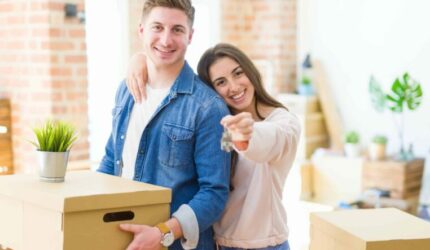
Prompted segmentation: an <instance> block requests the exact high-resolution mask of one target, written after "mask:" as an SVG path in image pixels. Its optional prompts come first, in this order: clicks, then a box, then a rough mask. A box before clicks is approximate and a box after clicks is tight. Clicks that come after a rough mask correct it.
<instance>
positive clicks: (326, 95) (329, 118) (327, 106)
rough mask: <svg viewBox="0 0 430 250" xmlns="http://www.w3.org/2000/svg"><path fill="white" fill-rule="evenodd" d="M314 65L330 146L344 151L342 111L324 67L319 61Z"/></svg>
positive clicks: (316, 85)
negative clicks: (337, 103) (334, 96)
mask: <svg viewBox="0 0 430 250" xmlns="http://www.w3.org/2000/svg"><path fill="white" fill-rule="evenodd" d="M314 65H315V66H314V68H315V76H316V77H315V87H316V89H317V94H318V98H319V100H320V104H321V109H322V111H323V114H324V118H325V122H326V125H327V130H328V133H329V135H330V146H331V148H332V149H334V150H342V149H343V139H342V138H343V133H344V131H343V121H342V119H341V115H340V111H339V109H338V106H337V105H336V100H335V98H333V94H332V91H331V87H330V84H329V83H328V80H327V76H326V74H325V71H324V69H323V65H321V63H320V62H318V60H314Z"/></svg>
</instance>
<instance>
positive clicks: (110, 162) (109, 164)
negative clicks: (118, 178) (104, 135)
mask: <svg viewBox="0 0 430 250" xmlns="http://www.w3.org/2000/svg"><path fill="white" fill-rule="evenodd" d="M126 91H127V87H126V84H125V80H124V81H122V82H121V83H120V84H119V87H118V89H117V91H116V94H115V107H116V106H118V105H120V104H121V102H122V101H123V100H122V99H123V97H124V96H125V93H126ZM114 118H115V114H114V112H112V124H113V123H114V122H113V120H114ZM113 129H114V128H113V126H112V129H111V133H110V135H109V139H108V141H107V143H106V146H105V155H104V156H103V158H102V160H101V162H100V166H99V167H98V169H97V172H102V173H105V174H111V175H114V174H115V147H114V146H115V140H114V131H113Z"/></svg>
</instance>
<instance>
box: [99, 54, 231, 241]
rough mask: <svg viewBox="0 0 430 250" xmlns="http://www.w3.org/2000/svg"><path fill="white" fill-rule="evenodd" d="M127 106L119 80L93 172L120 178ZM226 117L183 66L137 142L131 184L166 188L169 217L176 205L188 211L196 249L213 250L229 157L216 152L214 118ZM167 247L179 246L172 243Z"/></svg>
mask: <svg viewBox="0 0 430 250" xmlns="http://www.w3.org/2000/svg"><path fill="white" fill-rule="evenodd" d="M133 105H134V100H133V97H132V96H131V94H130V92H129V91H128V89H127V87H126V84H125V81H123V82H122V83H121V84H120V86H119V89H118V90H117V93H116V98H115V108H114V109H113V111H112V115H113V122H112V132H111V135H110V137H109V140H108V142H107V145H106V148H105V156H104V157H103V159H102V161H101V163H100V167H99V169H98V171H99V172H103V173H107V174H112V175H117V176H120V175H121V171H122V159H121V158H122V150H123V146H124V141H125V135H126V130H127V127H128V121H129V117H130V115H131V111H132V108H133ZM228 113H229V111H228V109H227V107H226V105H225V103H224V102H223V100H222V99H221V98H220V97H219V96H218V95H217V94H216V92H215V91H213V90H212V89H211V88H209V87H208V86H206V85H205V84H204V83H203V82H202V81H201V80H200V79H199V78H198V77H197V76H196V75H195V74H194V72H193V70H192V69H191V68H190V67H189V65H188V64H187V63H186V62H185V64H184V67H183V68H182V70H181V72H180V74H179V76H178V77H177V79H176V81H175V82H174V84H173V86H172V87H171V89H170V92H169V94H168V96H167V97H166V98H165V99H164V100H163V101H162V102H161V104H160V106H159V107H158V108H157V110H156V111H155V113H154V115H153V116H152V118H151V120H150V121H149V122H148V124H147V126H146V128H145V130H144V131H143V134H142V137H141V139H140V145H139V149H138V155H137V158H136V164H135V175H134V180H136V181H141V182H146V183H151V184H155V185H160V186H164V187H168V188H171V189H172V203H171V206H170V211H171V213H173V212H175V211H176V210H177V209H178V208H179V207H180V206H181V205H182V204H187V205H189V206H190V207H191V209H192V210H193V212H194V214H195V216H196V218H197V222H198V227H199V232H200V235H199V242H198V246H197V249H213V247H214V241H213V230H212V227H211V225H212V224H213V223H214V222H215V221H217V220H218V219H219V218H220V216H221V213H222V211H223V210H224V206H225V204H226V202H227V197H228V192H229V175H230V154H228V153H225V152H223V151H221V149H220V138H221V134H222V132H223V128H222V126H221V125H220V120H221V118H222V117H224V116H225V115H227V114H228ZM169 249H182V247H181V244H180V243H179V241H177V242H175V243H174V245H172V246H171V247H170V248H169Z"/></svg>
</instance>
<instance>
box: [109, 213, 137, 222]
mask: <svg viewBox="0 0 430 250" xmlns="http://www.w3.org/2000/svg"><path fill="white" fill-rule="evenodd" d="M133 218H134V213H133V212H132V211H122V212H115V213H107V214H105V215H104V216H103V221H104V222H114V221H123V220H132V219H133Z"/></svg>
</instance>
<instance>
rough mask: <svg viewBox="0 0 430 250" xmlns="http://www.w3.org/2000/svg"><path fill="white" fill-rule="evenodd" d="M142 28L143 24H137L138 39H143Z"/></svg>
mask: <svg viewBox="0 0 430 250" xmlns="http://www.w3.org/2000/svg"><path fill="white" fill-rule="evenodd" d="M144 26H145V25H144V24H143V23H140V24H139V37H140V39H143V31H144Z"/></svg>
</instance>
